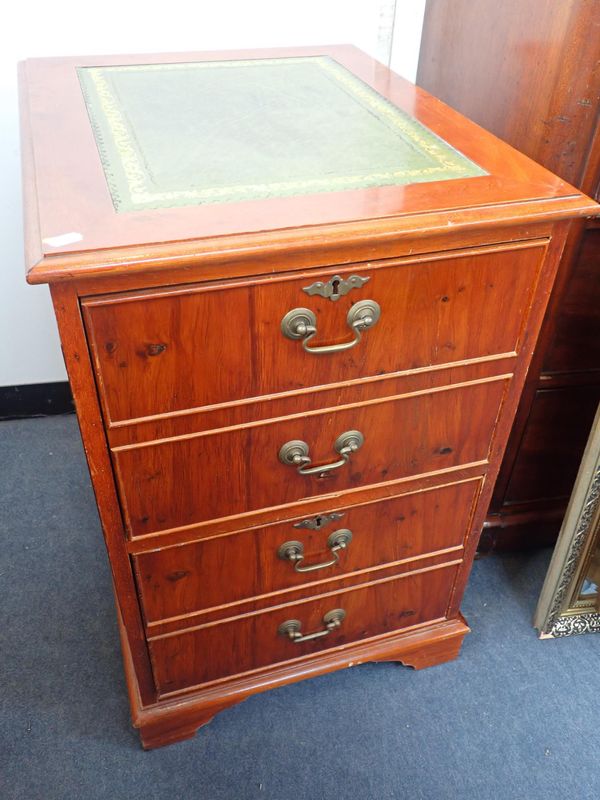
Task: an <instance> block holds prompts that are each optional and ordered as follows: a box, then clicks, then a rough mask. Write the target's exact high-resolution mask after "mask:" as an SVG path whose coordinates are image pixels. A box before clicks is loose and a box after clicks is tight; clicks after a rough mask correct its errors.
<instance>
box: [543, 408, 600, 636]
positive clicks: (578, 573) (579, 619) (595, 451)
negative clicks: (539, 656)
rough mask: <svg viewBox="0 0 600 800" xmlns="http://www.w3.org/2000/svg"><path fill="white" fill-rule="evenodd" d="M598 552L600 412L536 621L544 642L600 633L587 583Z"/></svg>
mask: <svg viewBox="0 0 600 800" xmlns="http://www.w3.org/2000/svg"><path fill="white" fill-rule="evenodd" d="M599 548H600V407H599V409H598V411H597V413H596V417H595V419H594V424H593V426H592V431H591V433H590V436H589V439H588V443H587V446H586V449H585V452H584V454H583V458H582V461H581V466H580V468H579V473H578V475H577V479H576V481H575V486H574V488H573V492H572V494H571V499H570V501H569V505H568V508H567V512H566V515H565V518H564V521H563V524H562V528H561V531H560V534H559V537H558V541H557V543H556V547H555V550H554V553H553V555H552V560H551V562H550V567H549V568H548V573H547V575H546V579H545V581H544V585H543V587H542V592H541V595H540V599H539V602H538V606H537V609H536V612H535V615H534V626H535V627H536V628H537V629H538V631H539V635H540V638H541V639H547V638H557V637H561V636H570V635H573V634H579V633H592V632H597V633H600V603H599V596H600V593H599V592H598V587H597V586H596V591H595V592H594V584H593V583H592V587H591V588H592V590H591V591H590V590H589V583H590V581H589V580H587V572H588V570H589V569H590V564H591V563H592V560H593V559H594V558H597V555H598V554H597V551H598V549H599ZM586 580H587V583H588V588H587V589H586V590H583V589H582V587H583V586H584V584H585V583H586Z"/></svg>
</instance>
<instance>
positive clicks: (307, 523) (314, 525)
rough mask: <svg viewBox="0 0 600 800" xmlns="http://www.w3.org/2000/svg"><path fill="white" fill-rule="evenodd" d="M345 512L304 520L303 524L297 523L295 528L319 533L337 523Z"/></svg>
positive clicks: (320, 515)
mask: <svg viewBox="0 0 600 800" xmlns="http://www.w3.org/2000/svg"><path fill="white" fill-rule="evenodd" d="M344 514H345V512H344V511H333V512H332V513H331V514H317V516H316V517H312V519H303V520H302V522H295V523H294V528H308V530H310V531H318V530H321V528H325V527H326V526H327V525H329V524H330V523H331V522H337V520H338V519H341V518H342V517H343V516H344Z"/></svg>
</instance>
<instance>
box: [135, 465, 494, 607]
mask: <svg viewBox="0 0 600 800" xmlns="http://www.w3.org/2000/svg"><path fill="white" fill-rule="evenodd" d="M480 484H481V478H475V479H472V480H469V481H465V482H461V483H457V484H452V485H448V486H443V487H441V488H436V489H431V490H427V491H422V492H418V493H412V494H406V495H400V496H397V497H392V498H386V499H384V500H379V501H375V502H372V503H366V504H364V505H360V506H354V507H352V508H347V509H340V510H339V511H336V512H335V519H330V518H329V515H328V514H327V512H325V511H324V512H323V513H321V514H316V515H315V514H313V515H312V516H310V517H300V518H297V519H293V520H289V521H287V522H285V523H279V524H275V525H268V526H265V527H262V528H256V529H253V530H247V531H243V532H238V533H234V534H230V535H228V536H218V537H215V538H212V539H203V540H201V541H199V542H194V543H192V544H186V545H180V546H177V547H169V548H163V549H161V550H156V551H152V552H147V553H142V554H141V555H138V556H136V557H135V559H134V560H135V567H136V574H137V577H138V583H139V587H140V595H141V599H142V605H143V608H144V613H145V617H146V619H147V620H148V621H149V622H153V621H156V620H164V619H168V618H170V617H175V616H178V615H182V614H189V613H193V612H196V611H202V610H204V609H210V608H215V607H216V606H224V605H230V604H235V603H236V602H238V601H241V600H244V599H247V598H253V597H257V596H259V595H266V594H270V593H273V592H283V591H285V590H286V589H294V588H297V587H300V586H303V585H306V584H310V583H314V582H319V581H320V582H323V581H326V582H329V581H334V580H336V579H337V578H342V577H344V576H348V575H350V574H351V573H354V572H358V571H361V570H369V569H372V568H375V567H378V566H383V565H386V564H392V563H394V562H398V561H405V560H408V559H411V558H416V557H419V556H422V555H424V554H427V553H434V552H437V551H439V550H445V549H449V548H455V549H457V552H459V554H460V550H459V548H460V547H461V545H462V543H463V541H464V539H465V536H466V535H467V532H468V526H469V522H470V517H471V509H472V507H473V503H474V501H475V498H476V496H477V494H478V491H479V487H480ZM306 524H309V525H311V526H312V529H311V528H307V527H306ZM298 526H300V527H298ZM348 532H350V536H351V538H350V539H349V541H348ZM340 542H344V543H345V546H343V547H341V548H339V543H340ZM294 543H295V544H294ZM286 544H288V545H289V546H288V547H285V545H286ZM336 547H338V548H339V549H335V548H336ZM332 548H333V549H332ZM286 554H289V555H287V556H286ZM298 554H300V555H301V559H299V560H297V561H294V560H292V558H290V557H289V556H290V555H291V556H294V555H298ZM282 556H284V557H282ZM320 564H322V565H324V566H321V567H320V568H318V569H317V567H318V566H319V565H320ZM296 569H298V570H307V571H296Z"/></svg>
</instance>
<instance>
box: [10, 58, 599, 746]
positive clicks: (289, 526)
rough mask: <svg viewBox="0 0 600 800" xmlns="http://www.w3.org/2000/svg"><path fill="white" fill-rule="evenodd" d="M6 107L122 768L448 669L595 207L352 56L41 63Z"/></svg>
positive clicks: (24, 71)
mask: <svg viewBox="0 0 600 800" xmlns="http://www.w3.org/2000/svg"><path fill="white" fill-rule="evenodd" d="M20 85H21V108H22V131H23V174H24V189H25V221H26V258H27V278H28V280H29V281H30V282H31V283H42V282H47V283H49V284H50V287H51V293H52V298H53V302H54V307H55V311H56V316H57V320H58V325H59V331H60V336H61V341H62V347H63V352H64V356H65V362H66V365H67V370H68V374H69V379H70V382H71V386H72V389H73V395H74V398H75V404H76V408H77V414H78V417H79V423H80V429H81V434H82V438H83V443H84V447H85V452H86V456H87V459H88V463H89V467H90V475H91V478H92V483H93V485H94V490H95V494H96V499H97V503H98V509H99V513H100V519H101V522H102V528H103V532H104V536H105V540H106V546H107V550H108V555H109V559H110V564H111V569H112V573H113V579H114V587H115V596H116V603H117V610H118V617H119V624H120V631H121V640H122V646H123V654H124V659H125V672H126V677H127V683H128V687H129V696H130V700H131V708H132V716H133V722H134V725H135V726H136V727H138V728H139V729H140V732H141V737H142V742H143V744H144V746H145V747H155V746H159V745H161V744H167V743H170V742H175V741H178V740H180V739H183V738H187V737H189V736H192V735H193V734H194V733H195V731H196V730H197V729H198V727H200V726H201V725H202V724H204V723H206V722H207V721H208V720H209V719H210V718H211V717H212V716H213V715H214V714H215V713H216V712H218V711H220V710H222V709H224V708H226V707H227V706H228V705H231V704H232V703H235V702H238V701H240V700H242V699H244V698H245V697H246V696H248V695H249V694H252V693H254V692H259V691H263V690H265V689H267V688H270V687H276V686H278V685H281V684H283V683H288V682H290V681H295V680H298V679H300V678H308V677H310V676H312V675H317V674H320V673H323V672H327V671H330V670H334V669H338V668H341V667H345V666H349V665H352V664H357V663H360V662H363V661H368V660H375V661H376V660H390V661H399V662H402V663H404V664H405V665H410V666H413V667H415V668H421V667H426V666H430V665H434V664H439V663H441V662H444V661H447V660H449V659H451V658H454V657H455V656H456V655H457V654H458V652H459V649H460V645H461V642H462V639H463V637H464V635H465V633H467V631H468V628H467V625H466V623H465V621H464V619H463V618H462V616H461V614H460V601H461V597H462V594H463V591H464V588H465V584H466V581H467V578H468V574H469V570H470V567H471V563H472V560H473V555H474V552H475V548H476V545H477V540H478V536H479V533H480V530H481V526H482V523H483V520H484V518H485V514H486V511H487V507H488V504H489V500H490V496H491V492H492V489H493V484H494V480H495V477H496V474H497V471H498V467H499V463H500V459H501V457H502V454H503V452H504V449H505V446H506V441H507V436H508V432H509V430H510V426H511V423H512V420H513V417H514V414H515V409H516V407H517V403H518V400H519V396H520V393H521V390H522V387H523V384H524V381H525V376H526V373H527V369H528V365H529V362H530V358H531V354H532V351H533V348H534V345H535V342H536V338H537V335H538V331H539V329H540V325H541V322H542V318H543V315H544V311H545V308H546V304H547V300H548V296H549V293H550V291H551V289H552V285H553V281H554V277H555V272H556V268H557V264H558V261H559V259H560V256H561V252H562V249H563V245H564V242H565V239H566V236H567V234H568V232H569V229H570V224H571V220H573V219H575V218H581V217H585V216H591V215H594V214H595V213H596V211H597V206H596V204H595V203H594V202H593V201H591V200H589V199H588V198H587V197H585V196H584V195H583V194H581V192H579V191H577V190H576V189H574V188H573V187H571V186H569V185H568V184H566V183H565V182H564V181H562V180H560V179H559V178H557V177H555V176H554V175H552V174H551V173H549V172H547V171H546V170H544V169H543V168H541V167H540V166H538V165H537V164H535V163H533V162H532V161H530V160H528V159H527V158H526V157H525V156H523V155H521V154H519V153H518V152H516V151H515V150H513V149H511V148H510V147H508V146H507V145H505V144H503V143H501V142H500V141H498V140H497V139H495V138H494V137H493V136H491V135H490V134H488V133H486V132H484V131H483V130H481V129H480V128H478V127H477V126H476V125H474V124H473V123H471V122H468V121H467V120H465V119H464V118H462V117H461V116H460V115H459V114H457V113H456V112H454V111H452V110H451V109H449V108H448V107H446V106H444V105H443V104H442V103H441V102H439V101H438V100H436V99H435V98H434V97H432V96H430V95H428V94H427V93H425V92H423V91H421V90H419V89H417V88H415V87H414V86H412V85H411V84H409V83H407V82H406V81H404V80H403V79H401V78H400V77H398V76H397V75H394V74H393V73H392V72H390V71H389V70H388V69H387V68H385V67H384V66H383V65H381V64H379V63H377V62H375V61H373V60H372V59H371V58H369V57H368V56H366V55H365V54H363V53H361V52H360V51H358V50H356V49H355V48H353V47H350V46H338V47H315V48H298V49H293V50H289V49H287V50H269V51H243V52H240V51H238V52H225V53H182V54H173V55H161V56H151V55H148V56H119V57H93V58H91V57H90V58H78V59H38V60H32V61H27V62H24V63H23V64H22V65H21V72H20ZM73 502H77V498H76V497H74V498H73Z"/></svg>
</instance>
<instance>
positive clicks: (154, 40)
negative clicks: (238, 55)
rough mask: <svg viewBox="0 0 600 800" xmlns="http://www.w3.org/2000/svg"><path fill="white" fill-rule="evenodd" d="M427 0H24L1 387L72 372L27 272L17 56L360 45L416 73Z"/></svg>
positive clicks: (11, 119)
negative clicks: (98, 0)
mask: <svg viewBox="0 0 600 800" xmlns="http://www.w3.org/2000/svg"><path fill="white" fill-rule="evenodd" d="M424 4H425V0H397V2H394V0H303V2H301V3H298V2H293V3H292V2H291V1H290V0H228V2H225V0H221V2H220V3H217V2H213V1H212V0H211V1H210V2H208V1H205V2H195V3H194V2H190V0H186V2H183V1H182V0H169V2H167V3H164V2H161V3H152V2H151V1H150V0H146V1H145V2H140V1H139V0H135V2H132V0H129V2H127V0H103V2H102V3H101V4H95V5H94V4H91V3H82V2H81V0H77V2H73V0H52V2H48V0H45V1H44V2H41V0H22V2H21V3H17V4H12V5H11V8H10V24H7V22H8V20H9V17H8V15H5V16H4V19H3V23H2V28H3V29H2V31H0V253H1V254H2V259H1V261H0V343H1V344H0V386H12V385H19V384H28V383H45V382H50V381H60V380H64V379H65V377H66V376H65V371H64V366H63V363H62V357H61V354H60V347H59V342H58V335H57V333H56V325H55V322H54V317H53V313H52V308H51V305H50V299H49V294H48V289H47V287H46V286H28V285H27V284H26V283H25V279H24V269H23V251H22V238H23V231H22V224H21V193H20V161H19V138H18V137H19V128H18V113H17V91H16V63H17V61H19V60H21V59H24V58H30V57H35V56H61V55H65V56H68V55H79V54H102V53H107V54H109V53H124V52H132V53H136V52H161V51H163V52H164V51H178V50H219V49H225V48H236V47H239V48H242V47H274V46H279V45H281V46H293V45H308V44H326V43H328V44H339V43H351V44H355V45H357V46H358V47H360V48H362V49H363V50H365V51H366V52H367V53H369V54H370V55H372V56H374V57H375V58H378V59H379V60H380V61H384V62H386V63H390V56H391V64H392V67H393V69H395V70H396V71H397V72H400V74H402V75H404V76H405V77H407V78H409V79H410V80H414V77H415V74H416V65H417V58H418V51H419V43H420V38H421V26H422V19H423V8H424Z"/></svg>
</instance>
